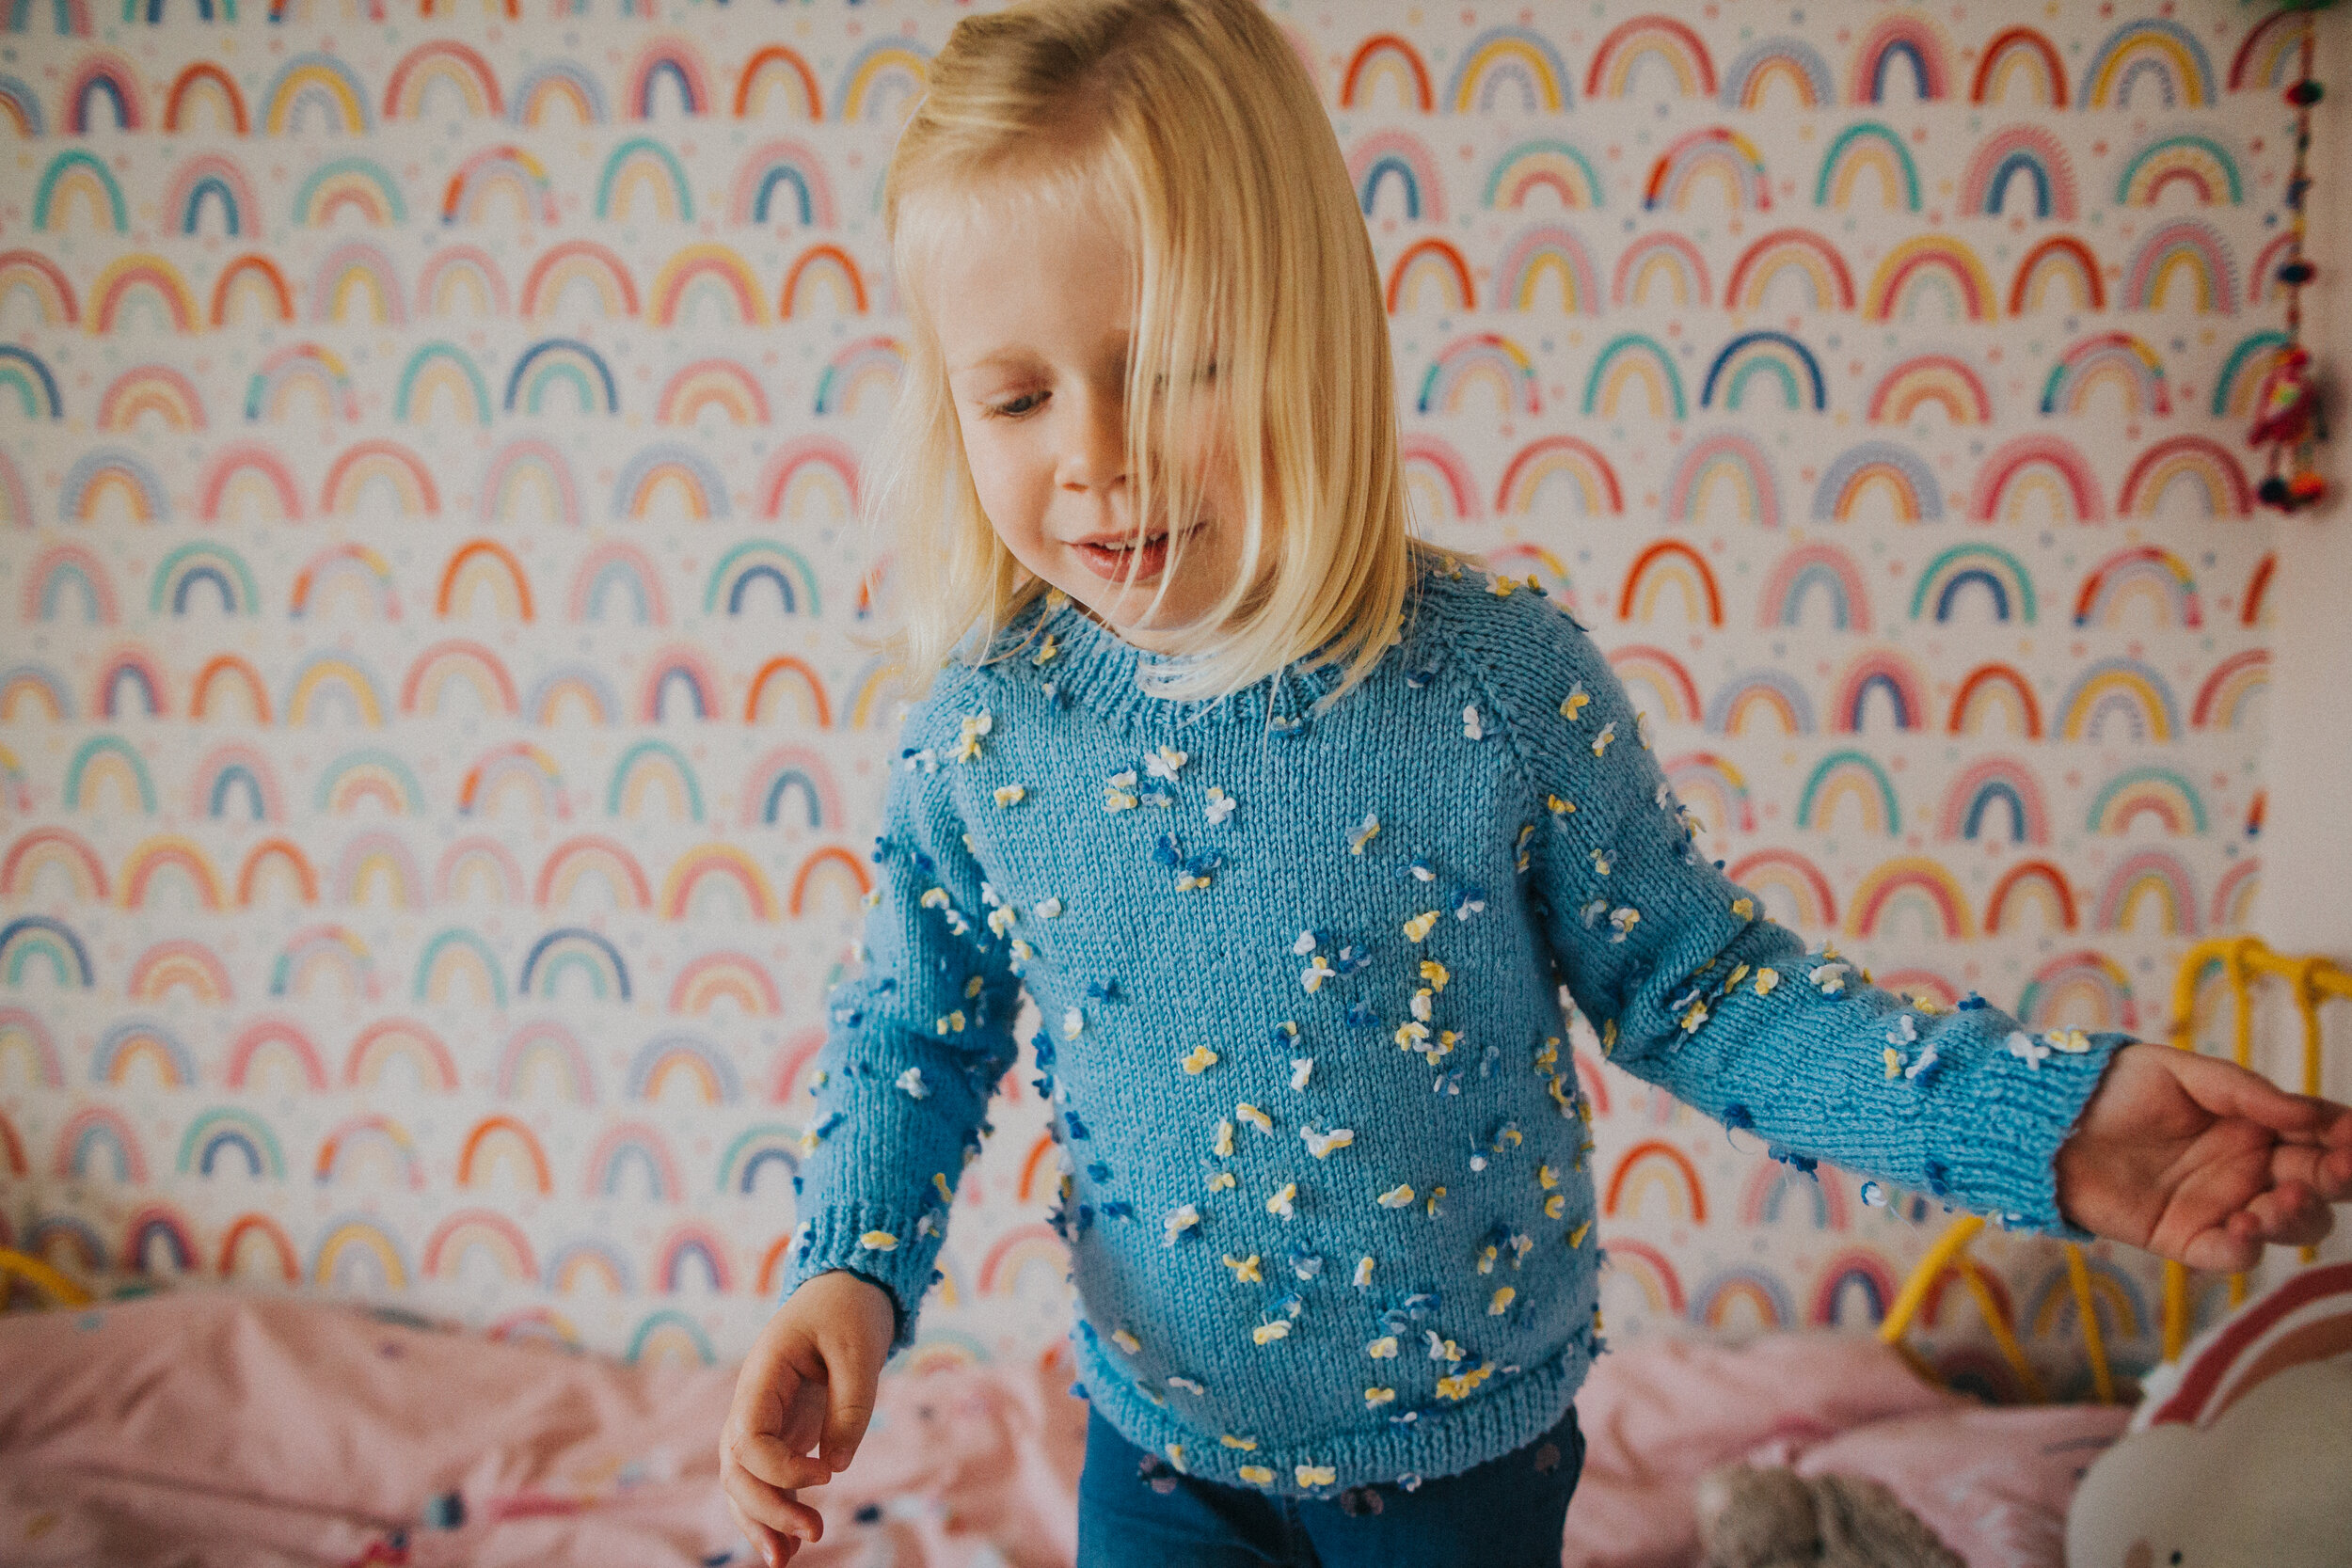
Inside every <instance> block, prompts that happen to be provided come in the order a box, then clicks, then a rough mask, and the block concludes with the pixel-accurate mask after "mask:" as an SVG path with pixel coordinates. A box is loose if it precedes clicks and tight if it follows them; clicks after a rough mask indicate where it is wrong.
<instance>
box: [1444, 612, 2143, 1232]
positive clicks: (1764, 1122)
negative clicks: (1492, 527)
mask: <svg viewBox="0 0 2352 1568" xmlns="http://www.w3.org/2000/svg"><path fill="white" fill-rule="evenodd" d="M1459 645H1460V647H1461V651H1462V653H1463V655H1464V656H1465V657H1466V658H1467V660H1468V662H1469V663H1470V666H1471V669H1470V671H1469V672H1467V673H1470V674H1471V675H1472V677H1473V678H1477V679H1484V680H1485V681H1486V683H1487V684H1488V689H1489V691H1490V694H1491V697H1492V700H1493V701H1494V702H1495V703H1496V704H1497V705H1498V706H1499V707H1500V708H1501V710H1502V715H1503V719H1504V728H1505V732H1506V734H1507V735H1508V736H1509V738H1510V741H1511V744H1512V746H1513V749H1514V751H1515V752H1517V754H1518V758H1519V760H1520V762H1521V764H1522V766H1523V768H1524V771H1525V775H1526V778H1527V781H1528V786H1529V790H1530V794H1531V796H1532V800H1531V802H1530V807H1529V815H1530V816H1531V817H1532V818H1533V832H1531V833H1530V834H1529V835H1528V836H1527V838H1526V840H1525V844H1526V854H1525V858H1524V862H1523V874H1524V875H1525V876H1526V877H1527V878H1528V879H1529V883H1530V885H1529V886H1528V889H1527V894H1528V899H1529V902H1530V904H1531V906H1533V907H1534V909H1535V911H1537V918H1538V921H1539V924H1540V927H1541V929H1542V933H1543V935H1544V936H1545V938H1546V939H1547V942H1548V945H1549V949H1550V952H1551V954H1552V956H1553V957H1554V958H1555V959H1556V961H1557V963H1558V967H1559V974H1560V977H1561V979H1562V980H1563V981H1564V982H1565V985H1566V987H1567V989H1568V991H1569V993H1570V995H1571V996H1572V997H1573V998H1574V1000H1575V1002H1576V1004H1577V1006H1579V1007H1580V1008H1581V1009H1582V1010H1583V1012H1584V1013H1585V1014H1586V1016H1587V1017H1589V1018H1590V1019H1591V1020H1592V1021H1593V1024H1594V1027H1595V1028H1596V1029H1597V1031H1598V1033H1599V1035H1600V1038H1601V1046H1602V1049H1603V1051H1604V1052H1605V1053H1607V1054H1608V1055H1609V1056H1610V1057H1611V1059H1613V1061H1615V1062H1616V1063H1617V1065H1618V1066H1620V1067H1623V1068H1625V1069H1627V1070H1629V1071H1630V1072H1632V1073H1634V1074H1636V1075H1638V1076H1640V1077H1642V1078H1645V1079H1647V1080H1649V1081H1650V1082H1652V1083H1654V1084H1658V1085H1661V1086H1662V1087H1664V1088H1665V1089H1667V1090H1668V1091H1669V1092H1671V1093H1673V1094H1674V1095H1675V1096H1676V1097H1677V1099H1679V1100H1682V1101H1686V1102H1688V1103H1689V1104H1691V1105H1693V1106H1695V1107H1697V1108H1698V1109H1699V1110H1702V1111H1704V1112H1706V1113H1707V1114H1708V1115H1709V1116H1711V1117H1715V1118H1716V1119H1718V1120H1720V1121H1722V1122H1723V1123H1724V1125H1725V1126H1728V1127H1739V1128H1744V1129H1747V1130H1749V1131H1751V1132H1754V1133H1756V1134H1757V1135H1759V1136H1760V1137H1762V1138H1763V1139H1765V1140H1766V1141H1767V1142H1768V1144H1769V1145H1770V1146H1771V1147H1772V1152H1773V1153H1774V1154H1775V1155H1777V1156H1779V1157H1782V1158H1785V1159H1788V1160H1790V1161H1792V1162H1794V1163H1796V1164H1801V1165H1809V1164H1810V1163H1811V1162H1812V1161H1814V1160H1817V1159H1824V1160H1831V1161H1834V1162H1836V1164H1839V1165H1842V1166H1845V1167H1846V1168H1848V1169H1850V1170H1854V1171H1857V1172H1861V1173H1865V1174H1868V1175H1873V1176H1878V1177H1881V1178H1883V1179H1885V1180H1889V1181H1891V1182H1893V1183H1895V1184H1897V1185H1899V1186H1901V1187H1905V1188H1908V1189H1911V1190H1914V1191H1921V1192H1926V1193H1929V1194H1931V1195H1933V1196H1936V1197H1938V1198H1941V1199H1943V1200H1944V1201H1946V1202H1948V1203H1951V1204H1955V1205H1959V1206H1963V1207H1967V1208H1970V1209H1975V1210H1979V1211H1986V1212H1993V1213H1995V1214H1998V1215H2000V1216H2002V1218H2003V1220H2004V1223H2006V1224H2009V1225H2010V1226H2013V1227H2026V1228H2031V1229H2042V1230H2060V1231H2065V1232H2067V1233H2070V1234H2074V1235H2077V1236H2079V1235H2081V1234H2083V1232H2081V1231H2080V1230H2079V1229H2078V1228H2077V1227H2074V1226H2073V1225H2072V1224H2071V1223H2070V1222H2069V1220H2068V1217H2067V1215H2066V1214H2065V1213H2064V1212H2062V1211H2061V1209H2060V1206H2059V1204H2058V1194H2057V1189H2056V1182H2055V1179H2054V1173H2053V1161H2054V1157H2055V1155H2056V1154H2057V1151H2058V1146H2059V1145H2060V1144H2061V1143H2062V1142H2063V1141H2064V1140H2065V1138H2066V1136H2067V1134H2068V1132H2070V1131H2071V1130H2072V1129H2073V1127H2074V1122H2075V1119H2076V1117H2078V1115H2079V1114H2080V1112H2081V1110H2082V1107H2083V1105H2084V1102H2085V1101H2087V1100H2088V1099H2089V1098H2090V1094H2091V1092H2092V1090H2093V1089H2094V1087H2096V1085H2097V1084H2098V1081H2099V1077H2100V1073H2101V1070H2102V1069H2104V1068H2105V1066H2106V1061H2107V1059H2108V1057H2109V1055H2110V1054H2111V1053H2113V1052H2114V1051H2115V1050H2116V1049H2117V1048H2118V1047H2119V1046H2121V1045H2122V1044H2124V1043H2125V1039H2126V1037H2123V1036H2122V1035H2114V1034H2094V1035H2086V1034H2083V1033H2081V1032H2078V1031H2054V1032H2050V1033H2045V1034H2038V1035H2037V1034H2034V1033H2032V1032H2029V1031H2027V1030H2026V1029H2024V1028H2022V1027H2021V1026H2020V1025H2019V1023H2018V1022H2017V1021H2016V1020H2014V1019H2012V1018H2010V1017H2009V1016H2007V1015H2006V1014H2004V1013H2001V1012H2000V1011H1998V1010H1997V1009H1994V1008H1993V1007H1991V1006H1987V1005H1985V1004H1984V1003H1983V1002H1982V1001H1980V1000H1979V999H1976V998H1973V997H1972V998H1970V999H1969V1000H1968V1001H1967V1002H1966V1003H1963V1005H1962V1006H1960V1007H1959V1008H1957V1009H1949V1008H1942V1007H1937V1006H1932V1005H1930V1004H1919V1003H1914V1002H1911V1001H1908V1000H1906V999H1905V998H1902V997H1899V996H1896V995H1893V994H1890V993H1889V992H1887V991H1884V990H1880V989H1879V988H1878V987H1876V986H1873V985H1871V984H1869V983H1868V981H1867V978H1866V976H1865V975H1864V974H1863V973H1862V971H1861V969H1860V968H1859V967H1858V966H1857V965H1855V964H1852V963H1851V962H1849V961H1847V960H1845V959H1843V958H1839V957H1838V956H1837V955H1836V953H1835V952H1834V951H1831V950H1828V949H1826V948H1824V949H1822V950H1820V951H1815V952H1810V953H1808V952H1807V951H1806V949H1805V946H1804V942H1801V941H1800V940H1799V939H1798V938H1797V937H1796V936H1794V935H1793V934H1791V933H1790V932H1789V931H1788V930H1787V929H1785V928H1784V927H1780V926H1777V925H1775V924H1774V923H1772V921H1770V920H1768V919H1766V918H1764V916H1763V912H1762V910H1761V907H1760V904H1759V902H1758V900H1757V899H1756V897H1755V896H1754V895H1751V894H1749V893H1748V892H1747V891H1746V890H1744V889H1742V888H1740V887H1739V886H1737V885H1736V884H1735V883H1733V882H1732V881H1731V880H1730V879H1728V878H1726V877H1725V876H1724V874H1723V872H1722V871H1720V870H1719V869H1718V868H1717V867H1716V865H1715V864H1714V863H1712V862H1710V861H1709V860H1708V858H1707V857H1706V856H1705V855H1703V854H1702V853H1701V852H1700V850H1699V847H1698V846H1697V844H1696V842H1695V841H1694V839H1693V837H1692V830H1691V826H1690V824H1689V822H1688V821H1687V819H1686V816H1685V814H1684V812H1683V808H1682V805H1681V803H1680V802H1679V801H1678V800H1676V799H1675V797H1674V794H1673V792H1672V791H1671V790H1670V789H1669V788H1668V786H1667V784H1666V780H1665V777H1664V774H1663V772H1662V770H1661V768H1660V767H1659V765H1658V762H1657V759H1656V758H1655V757H1653V756H1652V755H1651V753H1650V751H1649V747H1648V742H1647V738H1646V736H1645V735H1644V734H1643V731H1642V726H1641V724H1640V722H1639V721H1638V720H1637V718H1636V716H1635V714H1634V713H1633V710H1632V708H1631V705H1629V703H1628V701H1627V699H1626V694H1625V691H1624V689H1623V688H1622V687H1621V686H1620V685H1619V684H1618V682H1617V680H1616V677H1615V676H1614V675H1613V673H1611V671H1610V669H1609V666H1608V663H1607V661H1606V660H1605V659H1604V658H1603V657H1601V655H1600V653H1599V650H1598V649H1597V648H1596V647H1595V646H1594V645H1593V643H1592V641H1590V640H1589V639H1588V638H1586V637H1585V635H1584V634H1583V632H1582V630H1581V628H1580V627H1578V626H1576V624H1575V623H1574V622H1573V621H1572V620H1571V619H1570V618H1569V617H1568V616H1567V615H1566V614H1565V612H1563V611H1562V610H1559V609H1558V608H1557V607H1556V606H1553V605H1552V604H1550V603H1549V602H1548V601H1547V600H1545V599H1543V598H1542V597H1540V596H1538V595H1536V594H1533V593H1531V592H1529V591H1527V590H1523V589H1522V590H1518V591H1515V592H1514V593H1513V594H1511V595H1510V596H1509V597H1508V598H1506V599H1505V600H1504V601H1503V602H1502V605H1501V606H1499V607H1495V608H1494V609H1493V610H1490V612H1489V613H1487V614H1486V615H1483V616H1476V617H1470V618H1468V624H1467V625H1466V626H1464V628H1463V632H1462V635H1461V637H1460V639H1459Z"/></svg>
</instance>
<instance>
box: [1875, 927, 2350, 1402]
mask: <svg viewBox="0 0 2352 1568" xmlns="http://www.w3.org/2000/svg"><path fill="white" fill-rule="evenodd" d="M2215 964H2219V965H2220V966H2221V972H2222V974H2223V976H2224V977H2225V978H2226V979H2227V980H2228V981H2229V984H2230V997H2231V1002H2232V1006H2233V1029H2234V1033H2233V1050H2234V1053H2235V1055H2236V1057H2237V1063H2238V1066H2240V1067H2247V1068H2250V1067H2251V1066H2252V1065H2253V1060H2252V1058H2253V1051H2254V994H2253V982H2254V980H2255V979H2256V978H2257V977H2258V976H2264V975H2267V976H2269V977H2271V978H2273V979H2278V980H2283V981H2285V982H2286V983H2287V984H2288V986H2289V987H2290V988H2292V990H2293V995H2294V1000H2295V1007H2296V1012H2297V1013H2298V1014H2299V1015H2300V1016H2301V1019H2302V1023H2303V1091H2302V1092H2303V1093H2305V1094H2317V1093H2318V1092H2319V1008H2320V1005H2321V1004H2322V1003H2323V1002H2326V1001H2328V1000H2329V999H2331V998H2332V999H2341V1000H2352V973H2347V972H2346V971H2345V970H2344V969H2343V968H2342V967H2340V966H2338V965H2337V964H2335V963H2333V962H2332V961H2330V960H2328V959H2327V958H2289V957H2286V956H2285V955H2283V954H2279V953H2274V952H2272V951H2271V950H2270V949H2269V948H2268V947H2266V946H2265V945H2264V944H2263V942H2262V941H2261V939H2260V938H2257V937H2216V938H2213V939H2211V940H2209V941H2206V942H2199V943H2198V944H2197V945H2196V946H2194V947H2191V948H2190V949H2189V950H2188V951H2187V952H2186V953H2185V954H2184V955H2183V956H2182V958H2181V966H2180V969H2179V972H2178V973H2177V974H2175V975H2174V977H2173V982H2172V1029H2171V1041H2172V1044H2173V1045H2175V1046H2177V1047H2179V1048H2180V1049H2181V1050H2183V1051H2194V1050H2196V1049H2197V1027H2196V1016H2197V988H2198V985H2199V983H2200V982H2201V981H2202V979H2203V978H2204V975H2205V973H2206V971H2207V970H2208V969H2210V968H2212V967H2213V966H2214V965H2215ZM1983 1228H1984V1220H1983V1219H1982V1218H1981V1217H1980V1216H1979V1215H1975V1214H1963V1216H1961V1217H1960V1218H1959V1219H1957V1220H1954V1221H1953V1222H1952V1223H1951V1225H1950V1226H1949V1227H1947V1228H1946V1230H1945V1232H1944V1234H1943V1235H1942V1236H1940V1237H1938V1238H1937V1239H1936V1243H1935V1245H1934V1246H1932V1247H1931V1248H1929V1250H1928V1254H1927V1256H1926V1257H1924V1258H1922V1259H1919V1265H1918V1267H1916V1268H1915V1269H1913V1270H1912V1271H1911V1276H1910V1277H1909V1278H1908V1279H1906V1280H1904V1281H1903V1288H1902V1290H1901V1291H1899V1293H1898V1294H1897V1295H1896V1297H1895V1304H1894V1306H1893V1307H1889V1308H1888V1309H1887V1313H1886V1321H1885V1322H1884V1323H1882V1324H1881V1325H1880V1326H1879V1338H1881V1339H1883V1340H1884V1341H1885V1342H1886V1343H1888V1344H1890V1345H1892V1346H1894V1347H1895V1349H1897V1350H1898V1351H1900V1352H1901V1353H1902V1354H1903V1356H1904V1358H1905V1359H1907V1360H1908V1361H1910V1363H1911V1364H1912V1366H1913V1367H1914V1368H1915V1370H1917V1371H1918V1372H1919V1374H1920V1375H1921V1376H1922V1377H1925V1378H1927V1379H1928V1380H1929V1381H1930V1382H1941V1381H1942V1380H1941V1379H1940V1378H1938V1377H1937V1376H1936V1375H1935V1372H1934V1370H1933V1369H1932V1368H1931V1367H1930V1366H1929V1365H1928V1364H1927V1360H1926V1358H1925V1357H1924V1356H1922V1355H1920V1354H1918V1353H1917V1352H1915V1351H1914V1350H1912V1349H1911V1348H1910V1347H1909V1346H1907V1345H1905V1344H1904V1343H1903V1335H1904V1334H1905V1333H1906V1332H1907V1331H1908V1330H1909V1329H1910V1327H1911V1324H1912V1322H1913V1320H1914V1319H1915V1318H1916V1317H1917V1316H1918V1314H1919V1309H1920V1307H1922V1306H1923V1305H1925V1303H1926V1301H1927V1299H1928V1296H1929V1294H1930V1292H1931V1291H1933V1290H1934V1289H1935V1287H1936V1282H1937V1281H1938V1280H1939V1279H1941V1278H1942V1277H1943V1275H1944V1274H1945V1272H1946V1271H1947V1270H1956V1271H1957V1272H1958V1273H1959V1275H1960V1279H1961V1282H1962V1283H1963V1284H1964V1285H1965V1286H1967V1288H1968V1292H1969V1294H1970V1295H1971V1296H1973V1297H1975V1298H1976V1303H1977V1309H1978V1310H1979V1312H1981V1313H1982V1314H1983V1316H1984V1321H1985V1324H1986V1326H1987V1327H1988V1328H1990V1329H1991V1330H1992V1333H1993V1340H1994V1344H1995V1345H1996V1346H1998V1347H1999V1349H2000V1352H2001V1356H2002V1359H2004V1360H2005V1361H2007V1362H2008V1363H2009V1366H2010V1370H2011V1371H2013V1372H2015V1373H2016V1374H2017V1383H2018V1386H2019V1387H2021V1388H2022V1389H2024V1390H2025V1393H2026V1398H2027V1399H2029V1400H2032V1401H2034V1402H2037V1403H2038V1402H2042V1401H2043V1400H2045V1399H2046V1398H2047V1395H2046V1394H2045V1393H2044V1392H2043V1390H2042V1380H2041V1379H2040V1378H2039V1377H2037V1376H2035V1375H2034V1370H2033V1364H2032V1363H2031V1362H2029V1361H2027V1360H2026V1353H2025V1348H2024V1347H2023V1346H2022V1345H2020V1344H2019V1343H2018V1341H2017V1330H2016V1325H2015V1324H2013V1323H2010V1321H2009V1315H2008V1314H2007V1313H2006V1312H2005V1311H2003V1310H2002V1308H2001V1305H2000V1299H1999V1298H1998V1297H1997V1296H1996V1295H1994V1292H1993V1290H1992V1288H1991V1287H1990V1286H1989V1285H1987V1284H1986V1283H1985V1279H1984V1275H1983V1274H1982V1272H1981V1271H1980V1270H1979V1269H1978V1267H1977V1265H1976V1263H1975V1261H1974V1260H1973V1259H1970V1258H1969V1256H1968V1244H1969V1243H1970V1242H1971V1241H1973V1240H1974V1239H1975V1238H1976V1235H1977V1232H1978V1231H1979V1230H1981V1229H1983ZM2313 1250H2314V1249H2312V1248H2311V1247H2305V1248H2303V1254H2302V1255H2303V1260H2304V1261H2305V1262H2307V1263H2308V1262H2310V1261H2311V1260H2312V1255H2313ZM2066 1273H2067V1279H2068V1282H2069V1284H2070V1285H2071V1286H2072V1287H2073V1291H2074V1318H2075V1322H2076V1323H2079V1324H2080V1325H2081V1328H2082V1336H2083V1348H2084V1350H2085V1352H2086V1353H2087V1354H2088V1355H2089V1358H2090V1376H2091V1386H2092V1387H2093V1389H2094V1390H2095V1391H2096V1393H2097V1395H2098V1398H2099V1400H2100V1402H2102V1403H2113V1402H2114V1401H2115V1397H2116V1394H2115V1373H2114V1370H2113V1368H2112V1367H2111V1366H2110V1365H2109V1364H2108V1361H2107V1352H2106V1338H2105V1337H2104V1336H2103V1335H2102V1334H2101V1332H2100V1329H2099V1314H2098V1312H2097V1310H2096V1309H2095V1308H2094V1307H2093V1305H2092V1302H2091V1295H2090V1264H2089V1263H2088V1261H2086V1260H2085V1259H2084V1257H2083V1251H2082V1248H2081V1247H2079V1246H2077V1245H2075V1244H2074V1243H2073V1242H2068V1243H2066ZM2245 1298H2246V1276H2245V1275H2242V1274H2234V1275H2231V1276H2230V1304H2231V1305H2232V1306H2233V1307H2234V1306H2236V1305H2237V1304H2238V1303H2239V1302H2241V1301H2243V1300H2244V1299H2245ZM2188 1328H2189V1303H2188V1270H2187V1269H2186V1268H2185V1267H2184V1266H2183V1265H2181V1264H2179V1263H2175V1262H2172V1261H2170V1260H2169V1259H2167V1260H2166V1262H2165V1265H2164V1358H2165V1359H2166V1360H2167V1361H2175V1360H2178V1359H2179V1358H2180V1354H2181V1351H2182V1349H2183V1347H2184V1346H2185V1345H2186V1344H2187V1343H2188Z"/></svg>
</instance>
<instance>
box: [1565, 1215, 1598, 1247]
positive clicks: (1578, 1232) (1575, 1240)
mask: <svg viewBox="0 0 2352 1568" xmlns="http://www.w3.org/2000/svg"><path fill="white" fill-rule="evenodd" d="M1592 1228H1593V1222H1592V1221H1591V1220H1586V1221H1585V1222H1584V1223H1583V1224H1582V1225H1580V1226H1578V1227H1576V1228H1575V1229H1574V1230H1571V1231H1569V1232H1568V1245H1570V1246H1571V1247H1581V1246H1582V1245H1583V1244H1584V1233H1585V1232H1586V1231H1588V1230H1590V1229H1592Z"/></svg>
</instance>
